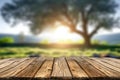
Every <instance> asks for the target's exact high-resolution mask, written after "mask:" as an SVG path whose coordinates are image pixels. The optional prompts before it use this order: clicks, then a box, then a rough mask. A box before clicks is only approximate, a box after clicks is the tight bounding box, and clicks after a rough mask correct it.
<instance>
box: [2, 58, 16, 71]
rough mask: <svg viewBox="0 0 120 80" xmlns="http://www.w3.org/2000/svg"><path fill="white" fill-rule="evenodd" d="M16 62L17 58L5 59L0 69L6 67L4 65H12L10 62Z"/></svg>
mask: <svg viewBox="0 0 120 80" xmlns="http://www.w3.org/2000/svg"><path fill="white" fill-rule="evenodd" d="M14 62H15V59H8V60H5V61H3V62H2V64H0V69H1V68H4V67H6V66H8V65H10V64H12V63H14Z"/></svg>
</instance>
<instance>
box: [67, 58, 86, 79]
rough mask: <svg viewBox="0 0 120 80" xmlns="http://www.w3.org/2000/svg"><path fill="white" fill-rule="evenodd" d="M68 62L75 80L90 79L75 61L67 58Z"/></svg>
mask: <svg viewBox="0 0 120 80" xmlns="http://www.w3.org/2000/svg"><path fill="white" fill-rule="evenodd" d="M67 62H68V65H69V67H70V70H71V72H72V75H73V78H87V77H88V75H87V74H86V73H85V71H84V70H83V69H82V68H81V67H80V66H79V65H78V64H77V63H76V62H75V60H73V59H71V58H70V57H69V58H67Z"/></svg>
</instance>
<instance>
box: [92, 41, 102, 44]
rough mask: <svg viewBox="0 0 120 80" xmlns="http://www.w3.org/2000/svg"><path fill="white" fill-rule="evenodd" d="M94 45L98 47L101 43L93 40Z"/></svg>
mask: <svg viewBox="0 0 120 80" xmlns="http://www.w3.org/2000/svg"><path fill="white" fill-rule="evenodd" d="M92 44H94V45H98V44H100V41H99V40H92Z"/></svg>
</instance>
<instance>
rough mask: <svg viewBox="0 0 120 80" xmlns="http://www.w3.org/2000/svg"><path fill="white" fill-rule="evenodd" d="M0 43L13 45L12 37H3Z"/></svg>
mask: <svg viewBox="0 0 120 80" xmlns="http://www.w3.org/2000/svg"><path fill="white" fill-rule="evenodd" d="M0 43H14V39H13V38H12V37H3V38H0Z"/></svg>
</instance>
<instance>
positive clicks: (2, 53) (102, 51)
mask: <svg viewBox="0 0 120 80" xmlns="http://www.w3.org/2000/svg"><path fill="white" fill-rule="evenodd" d="M32 54H37V55H39V56H46V57H60V56H93V55H94V54H99V55H101V56H104V55H107V54H110V55H113V56H119V57H120V47H112V48H104V47H98V48H97V47H95V48H89V49H88V48H64V49H63V48H61V49H60V48H39V47H34V48H32V47H1V48H0V59H5V58H23V57H28V56H29V55H32Z"/></svg>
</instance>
